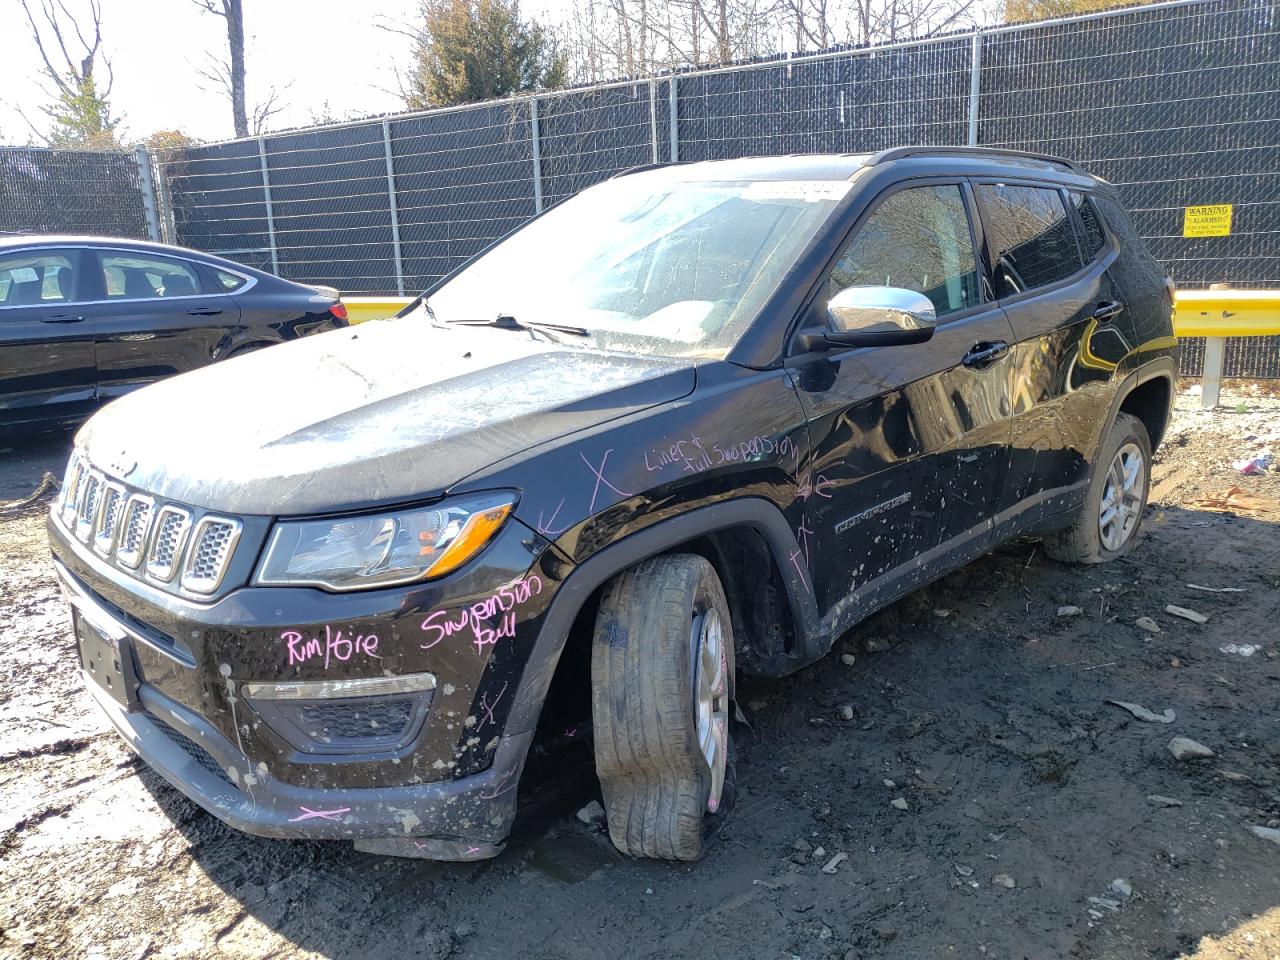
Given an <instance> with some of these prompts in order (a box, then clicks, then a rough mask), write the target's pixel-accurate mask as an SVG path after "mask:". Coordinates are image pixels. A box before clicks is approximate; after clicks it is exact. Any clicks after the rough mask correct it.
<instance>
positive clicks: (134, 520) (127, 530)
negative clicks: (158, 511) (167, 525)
mask: <svg viewBox="0 0 1280 960" xmlns="http://www.w3.org/2000/svg"><path fill="white" fill-rule="evenodd" d="M154 510H155V504H154V503H152V501H151V498H150V497H144V496H140V495H138V494H134V495H133V496H132V497H130V498H129V502H128V504H127V505H126V506H125V509H124V520H123V521H122V523H121V527H120V543H119V546H117V547H116V558H117V559H118V560H119V561H120V562H121V563H122V564H124V565H125V566H126V567H130V568H136V567H137V566H138V564H139V563H141V562H142V551H143V549H144V548H145V547H146V545H147V531H148V530H150V529H151V513H152V511H154Z"/></svg>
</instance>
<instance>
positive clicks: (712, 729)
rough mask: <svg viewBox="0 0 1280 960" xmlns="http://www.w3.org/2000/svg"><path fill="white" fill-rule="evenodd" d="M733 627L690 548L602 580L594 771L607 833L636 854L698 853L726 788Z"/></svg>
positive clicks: (730, 773) (712, 575) (724, 805)
mask: <svg viewBox="0 0 1280 960" xmlns="http://www.w3.org/2000/svg"><path fill="white" fill-rule="evenodd" d="M733 666H734V661H733V628H732V625H731V623H730V620H729V608H728V604H727V603H726V601H725V597H724V590H723V588H722V587H721V585H720V578H719V577H718V576H716V572H715V569H714V568H713V567H712V566H711V564H710V563H708V562H707V560H706V559H705V558H703V557H701V556H698V555H695V554H668V555H664V556H660V557H654V558H652V559H649V560H645V561H643V562H641V563H639V564H637V565H636V566H635V567H632V568H631V569H629V570H626V571H624V572H623V573H621V574H619V575H618V576H617V577H615V578H614V579H613V580H612V581H611V582H610V583H609V584H608V586H606V588H605V591H604V594H603V596H602V598H601V601H600V611H599V613H598V615H597V617H596V625H595V634H594V637H593V640H592V651H591V681H592V715H593V721H594V729H595V755H596V773H597V775H598V776H599V778H600V786H601V790H602V792H603V794H604V804H605V813H606V815H607V818H608V824H609V836H610V839H612V841H613V844H614V846H616V847H617V848H618V849H619V850H620V851H622V852H623V853H626V854H630V855H632V856H639V857H652V858H655V859H661V860H697V859H699V858H700V857H701V856H702V854H703V850H704V845H705V843H706V841H707V840H708V839H710V837H711V836H712V835H713V834H714V833H715V832H716V831H717V830H718V829H719V827H720V825H721V824H722V823H723V822H724V819H725V818H726V817H727V816H728V813H729V809H730V808H731V807H732V803H733V796H734V764H733V744H732V741H731V735H730V718H731V716H732V700H733Z"/></svg>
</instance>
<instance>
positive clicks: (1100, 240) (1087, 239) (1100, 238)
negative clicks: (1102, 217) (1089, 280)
mask: <svg viewBox="0 0 1280 960" xmlns="http://www.w3.org/2000/svg"><path fill="white" fill-rule="evenodd" d="M1071 205H1072V206H1073V207H1075V211H1076V216H1077V217H1078V218H1079V223H1080V242H1081V243H1082V244H1083V245H1084V258H1085V259H1086V260H1089V261H1092V260H1093V259H1094V258H1096V257H1097V256H1098V254H1100V253H1101V252H1102V249H1103V247H1105V246H1106V245H1107V235H1106V234H1105V233H1103V231H1102V223H1101V222H1100V221H1099V220H1098V211H1097V210H1095V209H1094V207H1093V202H1092V201H1091V200H1090V199H1089V198H1088V197H1086V196H1085V195H1084V194H1083V193H1074V192H1073V193H1072V194H1071Z"/></svg>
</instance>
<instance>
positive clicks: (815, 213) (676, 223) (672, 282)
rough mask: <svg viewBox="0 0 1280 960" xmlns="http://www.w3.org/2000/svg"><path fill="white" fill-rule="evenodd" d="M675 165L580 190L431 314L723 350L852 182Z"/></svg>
mask: <svg viewBox="0 0 1280 960" xmlns="http://www.w3.org/2000/svg"><path fill="white" fill-rule="evenodd" d="M685 176H686V174H685V173H684V172H683V171H680V170H678V169H665V170H654V171H647V172H642V173H636V174H631V175H630V176H625V177H619V178H617V179H615V180H609V181H606V182H605V183H602V184H600V185H598V186H595V187H591V188H590V189H587V190H584V191H583V192H582V193H580V194H578V195H577V196H575V197H573V198H571V199H569V200H566V201H565V202H564V203H562V204H560V205H558V206H556V207H554V208H553V209H551V210H550V211H548V212H547V213H546V214H545V215H544V216H542V217H540V218H538V219H537V220H534V221H533V222H532V223H530V224H529V225H528V226H527V227H525V228H523V229H522V230H520V231H518V232H517V233H515V234H513V235H512V236H511V237H509V238H508V239H506V240H504V241H503V242H502V243H500V244H499V245H498V246H496V247H494V248H493V249H492V250H490V251H489V252H488V253H485V254H483V255H482V256H480V257H479V258H478V259H476V260H475V261H474V262H472V263H471V264H470V265H468V266H467V267H465V268H464V269H463V270H462V271H461V272H460V273H459V274H458V275H457V276H455V277H454V278H453V279H451V280H449V281H448V282H447V283H446V284H445V285H444V286H442V287H441V288H440V289H439V290H437V291H435V292H434V293H432V295H431V298H430V305H429V306H430V310H431V312H432V313H433V314H434V316H435V318H436V321H437V322H438V323H446V324H447V323H449V322H452V321H475V322H487V321H491V320H493V319H494V318H496V317H497V316H499V315H504V316H511V317H514V318H515V319H516V320H517V321H519V322H523V323H530V324H536V323H539V322H541V323H554V324H563V325H572V326H577V327H582V328H585V329H586V330H587V331H588V332H589V333H590V339H589V340H584V341H583V342H589V343H590V344H591V345H592V346H594V347H596V348H598V349H605V350H620V351H626V352H629V353H644V354H657V355H667V356H699V357H723V356H724V354H726V353H727V352H728V351H729V349H730V348H732V347H733V345H734V344H735V343H736V342H737V341H738V339H739V338H740V336H741V334H742V333H743V332H744V331H745V330H746V328H747V327H748V326H749V325H750V324H751V323H752V322H753V321H754V320H755V318H756V317H757V316H758V315H759V314H760V312H761V310H762V308H763V306H764V304H765V303H766V301H767V300H768V299H769V297H770V296H771V295H772V294H773V293H774V292H775V291H776V290H777V289H778V288H779V287H780V285H781V284H782V283H783V281H784V279H785V277H786V276H787V273H788V272H789V271H790V270H791V269H792V267H793V266H794V265H795V263H796V260H797V259H798V257H799V256H800V254H801V252H802V251H803V250H804V249H805V247H806V246H807V245H808V244H809V243H810V241H812V239H813V237H814V235H815V234H816V233H817V232H819V230H821V229H822V228H823V226H824V224H825V223H826V222H827V220H828V218H829V217H830V216H831V214H832V212H833V211H834V210H835V208H836V206H837V205H838V204H839V202H840V200H841V199H842V198H843V197H844V196H845V195H846V194H847V193H848V192H849V190H850V189H851V188H852V184H851V183H850V182H849V181H847V180H817V181H800V180H784V181H743V180H739V181H723V180H721V181H690V180H686V179H684V177H685Z"/></svg>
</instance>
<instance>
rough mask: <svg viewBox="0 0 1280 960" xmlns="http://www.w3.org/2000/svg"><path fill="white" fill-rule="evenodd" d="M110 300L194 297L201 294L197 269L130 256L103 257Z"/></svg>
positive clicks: (103, 268)
mask: <svg viewBox="0 0 1280 960" xmlns="http://www.w3.org/2000/svg"><path fill="white" fill-rule="evenodd" d="M102 279H103V282H104V283H105V284H106V286H107V299H108V300H149V299H152V298H164V297H190V296H195V295H196V294H198V293H200V279H199V278H198V277H197V276H196V272H195V270H193V269H192V268H191V267H189V266H188V265H187V264H184V263H183V262H182V261H180V260H170V259H168V258H162V257H147V256H138V255H135V254H127V253H103V254H102Z"/></svg>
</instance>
